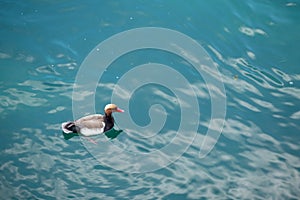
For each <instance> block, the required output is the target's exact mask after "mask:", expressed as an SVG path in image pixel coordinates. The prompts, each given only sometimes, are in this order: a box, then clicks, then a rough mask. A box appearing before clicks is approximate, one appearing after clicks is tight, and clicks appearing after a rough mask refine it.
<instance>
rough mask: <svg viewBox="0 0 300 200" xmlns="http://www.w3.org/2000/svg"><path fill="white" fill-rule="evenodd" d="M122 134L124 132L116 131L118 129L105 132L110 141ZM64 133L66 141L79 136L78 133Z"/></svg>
mask: <svg viewBox="0 0 300 200" xmlns="http://www.w3.org/2000/svg"><path fill="white" fill-rule="evenodd" d="M121 132H123V130H116V129H114V128H112V129H110V130H108V131H106V132H104V135H105V136H106V137H107V138H109V139H114V138H116V137H118V135H119V134H120V133H121ZM62 133H63V136H64V139H65V140H69V139H71V138H72V137H74V136H79V134H78V133H64V132H62Z"/></svg>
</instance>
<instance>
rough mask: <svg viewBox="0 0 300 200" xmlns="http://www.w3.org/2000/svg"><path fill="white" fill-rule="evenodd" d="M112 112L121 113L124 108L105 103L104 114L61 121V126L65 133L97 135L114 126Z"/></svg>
mask: <svg viewBox="0 0 300 200" xmlns="http://www.w3.org/2000/svg"><path fill="white" fill-rule="evenodd" d="M114 112H119V113H122V112H124V110H122V109H121V108H119V107H118V106H117V105H115V104H112V103H111V104H107V105H106V106H105V107H104V115H102V114H93V115H87V116H84V117H82V118H80V119H77V120H75V121H67V122H63V123H62V124H61V128H62V131H63V132H64V133H66V134H71V133H78V134H80V135H83V136H93V135H98V134H101V133H104V132H106V131H109V130H110V129H112V128H113V127H114V123H115V120H114V118H113V116H112V113H114Z"/></svg>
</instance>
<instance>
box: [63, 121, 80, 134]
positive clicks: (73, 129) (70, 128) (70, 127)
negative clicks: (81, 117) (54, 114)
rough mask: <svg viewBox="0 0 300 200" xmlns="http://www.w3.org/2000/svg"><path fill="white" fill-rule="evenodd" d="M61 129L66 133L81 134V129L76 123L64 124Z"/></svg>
mask: <svg viewBox="0 0 300 200" xmlns="http://www.w3.org/2000/svg"><path fill="white" fill-rule="evenodd" d="M61 128H62V130H63V132H65V133H79V127H78V126H76V125H75V123H74V122H64V123H62V125H61Z"/></svg>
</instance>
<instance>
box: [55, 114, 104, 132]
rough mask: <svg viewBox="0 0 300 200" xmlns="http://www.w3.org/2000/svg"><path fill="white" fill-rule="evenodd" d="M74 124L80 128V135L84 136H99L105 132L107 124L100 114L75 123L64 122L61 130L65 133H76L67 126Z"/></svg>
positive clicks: (83, 118)
mask: <svg viewBox="0 0 300 200" xmlns="http://www.w3.org/2000/svg"><path fill="white" fill-rule="evenodd" d="M70 123H73V124H74V125H75V126H76V127H78V128H79V130H80V132H79V133H80V134H82V135H84V136H93V135H98V134H101V133H103V132H104V127H105V122H104V116H103V115H100V114H94V115H88V116H85V117H82V118H80V119H78V120H76V121H74V122H64V123H62V124H61V128H62V130H63V131H64V132H65V133H74V131H72V130H69V129H67V128H66V127H67V125H68V124H70Z"/></svg>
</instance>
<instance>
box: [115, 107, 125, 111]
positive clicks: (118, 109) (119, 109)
mask: <svg viewBox="0 0 300 200" xmlns="http://www.w3.org/2000/svg"><path fill="white" fill-rule="evenodd" d="M116 112H124V110H122V109H121V108H117V109H116Z"/></svg>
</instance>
